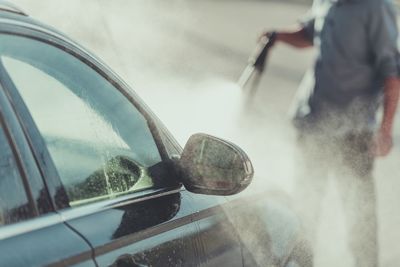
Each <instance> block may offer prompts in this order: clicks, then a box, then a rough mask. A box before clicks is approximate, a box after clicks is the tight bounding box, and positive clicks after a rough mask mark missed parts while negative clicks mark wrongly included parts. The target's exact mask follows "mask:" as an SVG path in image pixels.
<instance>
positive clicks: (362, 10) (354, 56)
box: [294, 0, 400, 133]
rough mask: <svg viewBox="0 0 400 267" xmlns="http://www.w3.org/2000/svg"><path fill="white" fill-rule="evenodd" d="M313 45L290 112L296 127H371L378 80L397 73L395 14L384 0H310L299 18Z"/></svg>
mask: <svg viewBox="0 0 400 267" xmlns="http://www.w3.org/2000/svg"><path fill="white" fill-rule="evenodd" d="M303 26H304V29H305V32H306V34H307V37H308V38H309V39H310V41H312V42H313V43H314V46H315V47H317V48H318V52H319V53H318V57H317V59H316V61H315V65H314V69H313V72H311V74H310V76H309V77H308V79H306V81H305V82H304V83H303V84H302V86H301V93H300V94H299V95H300V97H299V98H298V99H297V105H296V110H295V115H294V122H295V125H296V126H298V127H299V128H300V129H306V130H313V131H316V130H323V131H325V132H329V133H339V132H348V131H364V130H372V128H373V127H374V124H375V113H376V110H377V108H378V106H379V102H380V98H381V95H382V92H383V90H382V89H383V82H384V80H385V79H386V78H388V77H391V76H399V74H400V70H399V69H400V68H399V53H398V48H397V37H398V30H397V24H396V12H395V7H394V5H393V3H392V2H391V1H390V0H337V1H334V0H315V1H314V4H313V8H312V14H311V16H310V18H309V19H307V20H305V21H304V22H303Z"/></svg>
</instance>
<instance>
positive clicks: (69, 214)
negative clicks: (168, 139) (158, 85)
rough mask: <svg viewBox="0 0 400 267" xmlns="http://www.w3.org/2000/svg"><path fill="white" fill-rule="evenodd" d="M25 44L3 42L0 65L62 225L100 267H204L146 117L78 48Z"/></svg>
mask: <svg viewBox="0 0 400 267" xmlns="http://www.w3.org/2000/svg"><path fill="white" fill-rule="evenodd" d="M25 35H26V36H25V37H21V36H15V35H14V36H12V35H1V36H0V43H1V46H0V48H1V49H0V53H1V63H2V66H3V69H4V70H5V72H6V73H5V78H6V79H7V80H8V85H9V86H8V87H9V88H10V94H11V95H12V97H13V99H14V101H15V102H16V103H17V105H18V106H19V108H20V113H21V114H20V119H21V120H23V123H24V124H25V125H30V126H31V127H25V128H26V132H27V135H28V136H29V138H30V140H31V142H32V145H33V147H34V150H35V154H36V155H40V156H41V157H39V163H40V164H41V165H42V169H43V172H45V173H48V174H49V176H52V177H46V178H47V179H48V180H49V184H50V187H52V188H51V189H49V191H50V194H51V195H52V198H53V200H54V202H55V203H56V204H55V205H56V206H57V209H58V212H59V213H60V214H61V216H62V218H63V220H64V221H65V222H66V224H67V225H68V226H69V227H70V228H71V229H72V230H73V231H76V232H77V233H78V234H79V235H81V236H82V238H84V239H85V240H86V241H87V242H88V243H89V244H90V245H91V246H92V248H93V256H94V258H95V260H96V262H97V264H98V265H99V266H195V265H197V261H196V258H197V257H196V255H197V254H198V253H199V249H198V245H197V244H198V242H197V239H196V238H197V228H196V225H195V223H193V222H192V216H191V212H192V210H191V207H190V204H189V202H190V199H188V198H187V196H186V195H185V194H182V193H181V185H180V184H179V183H178V182H177V181H176V180H175V179H174V174H173V169H172V167H170V166H172V165H171V164H170V163H169V162H168V161H169V159H168V156H167V153H166V151H165V148H164V147H163V146H162V144H161V137H160V133H159V132H157V128H156V125H155V122H154V121H153V120H152V119H151V117H150V116H149V115H148V114H147V113H146V111H145V110H146V109H145V108H144V107H143V106H142V105H140V104H139V103H138V102H137V101H135V99H133V98H132V95H131V94H128V93H127V92H126V91H125V90H124V89H123V88H121V87H120V86H119V85H118V83H116V80H115V77H113V76H112V75H111V74H110V75H107V73H106V72H105V71H104V70H102V69H101V67H99V66H97V65H96V64H97V63H96V62H94V60H92V59H90V58H89V57H87V56H86V55H84V54H83V53H80V52H79V51H78V50H77V48H76V47H74V46H72V45H70V44H68V43H67V42H63V41H62V40H60V39H58V38H56V37H53V36H51V35H46V36H41V35H40V34H38V33H35V35H34V36H29V34H25ZM28 111H29V113H28ZM52 166H53V168H54V170H55V171H52V170H51V169H52ZM55 176H56V178H55ZM50 181H51V182H50ZM60 192H61V193H60ZM63 195H66V196H63Z"/></svg>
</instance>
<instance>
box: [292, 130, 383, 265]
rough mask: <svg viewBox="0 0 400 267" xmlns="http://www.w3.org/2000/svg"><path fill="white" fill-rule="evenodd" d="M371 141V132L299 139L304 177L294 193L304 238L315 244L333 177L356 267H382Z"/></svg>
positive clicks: (312, 135) (300, 161)
mask: <svg viewBox="0 0 400 267" xmlns="http://www.w3.org/2000/svg"><path fill="white" fill-rule="evenodd" d="M372 136H373V135H372V133H370V132H362V133H349V134H343V135H341V136H331V137H327V136H326V135H318V134H307V135H306V134H300V135H299V139H298V144H299V152H300V153H299V155H298V159H297V160H298V162H299V163H300V165H301V166H300V168H301V170H302V172H300V173H299V177H298V180H297V183H296V184H297V186H296V188H295V190H296V191H295V193H296V203H298V204H299V209H300V213H301V216H302V217H303V223H304V227H305V230H306V234H308V235H309V238H310V241H311V242H315V239H316V238H315V234H316V233H315V230H316V229H317V226H318V224H317V223H318V218H319V214H320V203H321V202H322V199H323V196H324V194H325V190H326V188H325V187H326V183H327V178H328V176H329V175H330V174H333V175H334V177H335V180H336V184H337V185H338V191H339V193H340V197H341V200H342V204H343V208H344V213H345V217H346V225H347V232H348V236H349V242H350V244H349V247H350V249H351V250H352V254H353V256H354V259H355V263H356V266H360V267H361V266H362V267H368V266H371V267H372V266H373V267H376V266H378V243H377V242H378V241H377V218H376V194H375V185H374V179H373V176H372V170H373V164H374V158H373V156H372V154H371V153H370V147H371V143H372ZM326 241H327V242H330V240H326ZM338 260H340V259H338ZM338 264H339V262H338ZM339 265H340V264H339Z"/></svg>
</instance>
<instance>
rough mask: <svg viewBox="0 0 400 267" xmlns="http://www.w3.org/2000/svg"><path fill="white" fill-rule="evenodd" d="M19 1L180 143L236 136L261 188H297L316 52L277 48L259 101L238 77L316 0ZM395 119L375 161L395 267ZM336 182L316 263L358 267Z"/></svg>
mask: <svg viewBox="0 0 400 267" xmlns="http://www.w3.org/2000/svg"><path fill="white" fill-rule="evenodd" d="M13 2H15V3H16V4H17V5H19V6H20V7H21V8H22V9H23V10H25V11H26V12H27V13H28V14H29V15H30V16H32V17H34V18H36V19H38V20H40V21H42V22H45V23H47V24H50V25H52V26H54V27H55V28H57V29H58V30H60V31H62V32H64V33H66V34H67V35H69V36H70V37H72V38H73V39H74V40H75V41H77V42H78V43H80V44H82V45H83V46H84V47H86V48H88V50H90V51H92V52H94V54H96V55H97V56H98V57H100V58H101V59H102V60H103V61H105V62H106V63H107V64H108V65H109V66H111V68H112V69H113V70H114V71H115V72H116V73H118V74H119V75H120V76H121V77H122V78H123V79H124V80H125V81H126V82H127V83H128V84H129V85H130V86H131V87H132V88H133V89H134V90H135V91H136V92H137V93H138V94H139V95H140V96H141V97H142V98H143V99H144V100H145V101H146V103H147V104H148V105H149V106H150V107H151V109H152V110H153V111H155V113H156V114H157V115H158V116H159V117H160V119H161V120H162V121H163V122H164V123H165V124H166V126H167V127H168V128H169V129H170V131H171V132H172V133H173V134H174V136H175V137H176V138H177V140H178V141H179V142H180V143H181V145H184V144H185V142H186V140H187V139H188V138H189V136H190V135H191V134H193V133H195V132H206V133H209V134H213V135H217V136H219V137H222V138H225V139H228V140H231V141H233V142H235V143H236V144H238V145H239V146H241V147H242V148H243V149H244V150H245V151H246V152H247V153H248V154H249V156H250V158H251V159H252V162H253V164H254V167H255V171H256V176H255V178H254V183H253V184H252V185H251V186H252V187H253V188H264V189H266V190H283V191H285V192H287V193H289V194H291V193H292V192H293V190H295V188H294V183H293V181H294V177H295V174H296V173H295V168H294V165H295V157H296V156H295V133H294V131H293V129H292V128H291V125H290V121H289V116H288V110H289V109H290V105H291V102H292V99H293V96H294V95H295V93H296V89H297V86H298V85H299V83H300V81H301V79H302V77H303V75H304V73H305V72H306V70H307V69H308V68H309V67H311V64H312V61H313V56H314V53H315V51H313V50H312V49H309V50H302V51H299V50H294V49H292V48H289V47H287V46H283V45H282V46H278V47H276V48H274V50H273V52H272V54H271V55H270V58H269V61H268V66H267V69H266V71H265V73H264V74H263V77H262V80H261V84H260V87H259V90H258V91H257V93H256V95H255V96H254V98H253V99H252V101H251V102H249V101H248V99H247V100H246V93H244V92H243V91H242V90H241V89H240V88H239V87H238V86H237V84H236V81H237V79H238V78H239V76H240V73H241V71H242V70H243V69H244V68H245V66H246V63H247V58H248V56H249V55H250V53H251V52H252V50H253V49H254V47H255V44H256V41H257V38H258V36H259V34H260V32H262V31H263V30H265V29H274V28H277V27H288V26H291V25H295V24H296V23H297V22H298V20H299V19H301V17H302V16H304V15H305V14H306V13H307V10H308V9H309V7H310V5H311V1H310V0H293V1H291V0H280V1H279V0H277V1H273V0H269V1H268V0H264V1H261V0H260V1H255V0H254V1H252V0H201V1H200V0H197V1H196V0H112V1H111V0H84V1H82V0H68V1H61V0H41V1H32V0H14V1H13ZM396 123H397V127H396V133H395V149H394V150H393V152H392V154H391V155H390V156H389V157H387V158H385V159H379V160H378V162H377V166H376V169H375V172H376V175H375V178H376V185H377V195H378V220H379V238H380V239H379V242H380V262H381V266H388V267H389V266H398V262H399V261H400V253H399V252H398V249H397V244H398V243H400V230H399V228H398V225H400V209H399V208H398V203H400V194H399V192H400V164H399V163H400V114H399V116H398V117H397V122H396ZM334 185H335V182H334V181H333V180H332V181H330V183H329V189H328V190H327V191H326V194H327V196H326V198H325V200H324V202H323V203H322V205H323V211H322V216H321V218H322V220H321V224H320V227H319V230H318V244H319V246H318V248H317V252H316V263H317V266H353V262H352V259H351V257H350V253H349V250H348V247H347V243H346V240H347V239H346V231H345V227H344V226H345V222H344V217H343V214H342V210H341V203H340V200H339V197H338V192H337V191H336V188H335V186H334ZM250 190H251V189H250ZM338 260H340V261H338Z"/></svg>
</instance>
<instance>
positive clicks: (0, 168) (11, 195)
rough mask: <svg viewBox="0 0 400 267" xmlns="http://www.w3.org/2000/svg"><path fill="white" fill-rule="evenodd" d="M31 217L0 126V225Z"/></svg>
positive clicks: (12, 157) (17, 172) (11, 155)
mask: <svg viewBox="0 0 400 267" xmlns="http://www.w3.org/2000/svg"><path fill="white" fill-rule="evenodd" d="M30 217H32V211H31V209H30V206H29V201H28V197H27V195H26V191H25V188H24V185H23V183H22V177H21V175H20V173H19V170H18V166H17V164H16V161H15V157H14V154H13V152H12V150H11V147H10V145H9V142H8V140H7V138H6V135H5V133H4V129H3V126H2V125H1V124H0V225H5V224H11V223H15V222H19V221H22V220H26V219H28V218H30Z"/></svg>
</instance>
